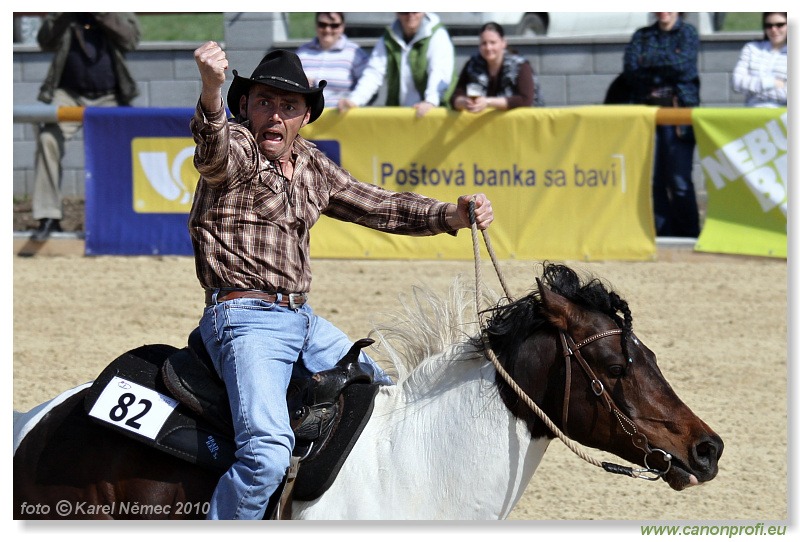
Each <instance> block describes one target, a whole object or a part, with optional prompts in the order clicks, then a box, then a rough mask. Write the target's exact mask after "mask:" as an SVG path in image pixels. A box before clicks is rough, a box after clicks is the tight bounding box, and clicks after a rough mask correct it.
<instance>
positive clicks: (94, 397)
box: [84, 329, 379, 519]
mask: <svg viewBox="0 0 800 542" xmlns="http://www.w3.org/2000/svg"><path fill="white" fill-rule="evenodd" d="M373 342H374V341H373V340H372V339H361V340H359V341H356V342H355V343H354V344H353V346H352V347H351V349H350V351H349V352H348V353H347V354H346V355H345V356H344V357H343V358H342V359H341V360H339V362H338V363H337V364H336V365H335V366H334V367H333V368H331V369H328V370H326V371H322V372H319V373H315V374H312V375H310V376H305V377H301V376H297V377H293V378H292V379H291V381H290V385H289V388H288V390H287V396H286V400H287V406H288V409H289V410H288V412H289V417H290V423H291V426H292V430H293V432H294V435H295V448H294V450H293V452H292V462H291V466H290V468H289V470H288V472H287V475H286V477H285V478H284V481H283V484H282V485H281V487H279V488H278V490H277V491H276V492H275V494H274V495H273V496H272V498H271V500H270V505H269V506H268V508H267V514H266V515H265V518H271V519H277V518H278V517H288V516H289V515H290V513H291V501H292V500H293V499H295V500H314V499H316V498H318V497H319V496H320V495H322V494H323V493H324V492H325V491H326V490H327V489H328V488H329V487H330V486H331V484H332V483H333V481H334V480H335V478H336V475H337V474H338V472H339V470H340V469H341V466H342V465H343V464H344V461H345V459H346V458H347V456H348V455H349V453H350V450H351V449H352V447H353V445H354V444H355V442H356V440H357V439H358V436H359V435H360V434H361V431H362V430H363V428H364V426H365V425H366V423H367V421H368V420H369V417H370V415H371V413H372V408H373V404H374V398H375V395H376V394H377V391H378V387H379V386H378V385H377V384H375V383H374V377H375V375H374V372H373V368H372V367H371V366H369V365H367V364H364V363H360V362H359V361H358V357H359V354H360V351H361V349H362V348H364V347H366V346H369V345H370V344H372V343H373ZM84 406H85V409H86V411H87V413H88V414H89V415H90V416H92V417H93V418H94V419H95V421H98V422H99V423H101V424H103V425H106V426H108V427H111V428H113V429H115V430H117V431H121V432H123V433H125V434H127V435H128V436H130V437H131V438H133V439H135V440H138V441H140V442H143V443H145V444H147V445H149V446H152V447H155V448H157V449H159V450H162V451H164V452H166V453H169V454H171V455H173V456H176V457H179V458H181V459H183V460H186V461H189V462H191V463H194V464H196V465H199V466H202V467H204V468H207V469H209V470H212V471H215V472H217V473H219V474H221V473H222V472H224V471H225V470H227V469H228V468H229V467H230V466H231V465H232V464H233V463H234V461H235V455H234V454H235V451H236V447H235V445H234V441H233V436H234V435H233V424H232V418H231V411H230V406H229V402H228V396H227V392H226V390H225V386H224V384H223V382H222V380H221V379H220V378H219V377H218V376H217V373H216V371H215V370H214V368H213V365H212V362H211V358H210V357H209V355H208V352H207V351H206V349H205V345H204V344H203V341H202V338H201V337H200V332H199V329H195V330H194V331H192V333H191V334H190V335H189V339H188V344H187V346H186V347H184V348H181V349H177V348H175V347H172V346H168V345H146V346H142V347H140V348H137V349H134V350H131V351H129V352H126V353H125V354H123V355H122V356H120V357H119V358H117V359H116V360H114V361H113V362H111V364H109V365H108V367H106V369H105V370H104V371H103V372H102V373H101V374H100V376H99V377H98V378H97V379H96V380H95V381H94V383H93V384H92V386H91V388H90V389H89V390H88V393H87V395H86V399H85V404H84ZM301 466H302V468H301Z"/></svg>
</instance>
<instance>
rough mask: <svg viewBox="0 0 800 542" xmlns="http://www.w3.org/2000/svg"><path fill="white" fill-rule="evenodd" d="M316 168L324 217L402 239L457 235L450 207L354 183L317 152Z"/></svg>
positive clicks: (341, 169) (425, 197)
mask: <svg viewBox="0 0 800 542" xmlns="http://www.w3.org/2000/svg"><path fill="white" fill-rule="evenodd" d="M310 156H311V157H313V158H312V161H313V168H314V169H317V170H318V171H319V172H320V173H321V178H322V179H324V181H325V183H326V186H325V189H324V191H325V196H324V197H325V198H326V199H327V201H326V202H325V204H324V206H323V207H324V210H323V213H324V214H325V215H327V216H330V217H331V218H336V219H338V220H343V221H346V222H353V223H355V224H360V225H362V226H366V227H368V228H372V229H375V230H379V231H384V232H389V233H395V234H401V235H417V236H423V235H436V234H439V233H454V232H455V230H453V228H451V227H450V226H448V224H447V220H446V219H447V212H448V209H449V207H450V205H451V204H450V203H446V202H442V201H439V200H436V199H433V198H429V197H427V196H423V195H421V194H417V193H414V192H393V191H390V190H386V189H384V188H382V187H380V186H376V185H373V184H370V183H365V182H361V181H358V180H357V179H355V178H354V177H353V176H352V175H351V174H350V173H349V172H348V171H347V170H345V169H343V168H341V167H339V166H338V165H336V164H335V163H334V162H332V161H331V160H330V159H328V158H327V157H326V156H325V155H324V154H322V153H321V152H319V151H317V150H314V151H312V153H310Z"/></svg>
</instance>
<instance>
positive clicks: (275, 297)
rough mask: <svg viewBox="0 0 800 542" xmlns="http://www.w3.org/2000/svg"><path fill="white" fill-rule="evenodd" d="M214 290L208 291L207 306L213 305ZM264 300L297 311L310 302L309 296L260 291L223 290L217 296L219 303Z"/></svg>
mask: <svg viewBox="0 0 800 542" xmlns="http://www.w3.org/2000/svg"><path fill="white" fill-rule="evenodd" d="M213 298H214V290H206V306H208V305H212V304H213V301H212V300H213ZM241 298H246V299H262V300H264V301H268V302H270V303H277V304H278V305H279V306H281V307H289V308H290V309H297V308H300V307H302V306H303V305H304V304H305V303H306V301H308V294H278V293H275V294H271V293H268V292H261V291H259V290H224V289H221V290H220V291H219V294H217V303H222V302H223V301H230V300H231V299H241Z"/></svg>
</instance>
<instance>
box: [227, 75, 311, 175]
mask: <svg viewBox="0 0 800 542" xmlns="http://www.w3.org/2000/svg"><path fill="white" fill-rule="evenodd" d="M239 109H240V111H245V112H246V113H245V116H246V118H247V119H248V120H249V121H250V131H251V132H252V133H253V136H255V138H256V144H257V145H258V149H259V150H260V151H261V154H263V155H264V156H265V157H267V158H268V159H269V160H279V159H285V158H288V157H289V156H291V152H292V143H293V142H294V140H295V138H296V137H297V133H298V132H299V131H300V128H302V127H303V126H305V125H306V124H308V119H309V118H310V117H311V110H310V109H309V107H308V106H307V105H306V99H305V96H303V95H302V94H298V93H296V92H287V91H284V90H279V89H276V88H273V87H269V86H267V85H261V84H254V85H253V86H251V87H250V92H249V93H248V95H247V96H242V98H241V100H240V104H239Z"/></svg>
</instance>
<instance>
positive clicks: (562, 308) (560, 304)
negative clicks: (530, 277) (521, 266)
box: [536, 278, 577, 331]
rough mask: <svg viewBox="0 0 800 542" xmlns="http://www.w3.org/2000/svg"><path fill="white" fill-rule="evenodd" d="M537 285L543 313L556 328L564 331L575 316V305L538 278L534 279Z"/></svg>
mask: <svg viewBox="0 0 800 542" xmlns="http://www.w3.org/2000/svg"><path fill="white" fill-rule="evenodd" d="M536 284H537V285H538V287H539V294H540V295H541V298H542V308H543V309H544V315H545V316H546V317H547V319H548V320H549V321H550V323H551V324H553V325H554V326H555V327H557V328H558V329H561V330H564V331H566V330H567V328H568V327H569V323H570V322H571V321H573V320H575V317H576V316H577V315H576V314H575V313H574V309H575V305H574V304H573V303H571V302H570V301H569V300H568V299H567V298H566V297H564V296H563V295H560V294H557V293H555V292H554V291H552V290H550V289H549V288H547V287H545V285H544V284H542V281H541V280H539V278H537V279H536Z"/></svg>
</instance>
